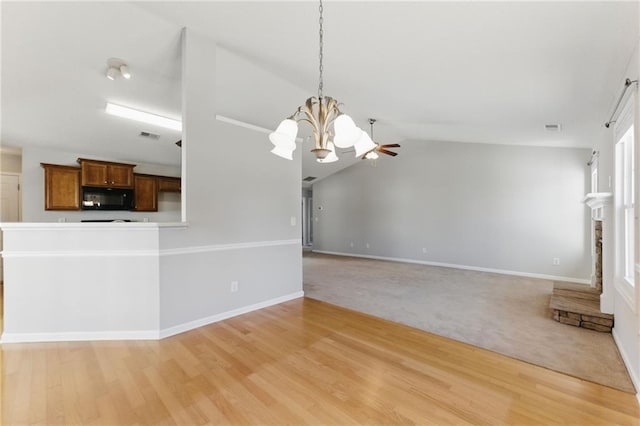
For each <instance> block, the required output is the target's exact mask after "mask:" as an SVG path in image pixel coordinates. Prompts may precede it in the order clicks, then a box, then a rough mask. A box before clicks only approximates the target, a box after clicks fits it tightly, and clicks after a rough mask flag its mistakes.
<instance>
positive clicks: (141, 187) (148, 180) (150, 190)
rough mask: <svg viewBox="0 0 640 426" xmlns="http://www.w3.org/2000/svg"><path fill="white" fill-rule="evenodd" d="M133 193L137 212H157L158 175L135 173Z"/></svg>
mask: <svg viewBox="0 0 640 426" xmlns="http://www.w3.org/2000/svg"><path fill="white" fill-rule="evenodd" d="M133 180H134V190H133V191H134V193H135V209H134V210H135V211H137V212H157V211H158V177H157V176H152V175H141V174H135V175H134V177H133Z"/></svg>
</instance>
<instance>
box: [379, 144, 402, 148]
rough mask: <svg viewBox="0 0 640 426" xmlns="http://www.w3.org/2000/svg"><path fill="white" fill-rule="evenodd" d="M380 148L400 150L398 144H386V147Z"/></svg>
mask: <svg viewBox="0 0 640 426" xmlns="http://www.w3.org/2000/svg"><path fill="white" fill-rule="evenodd" d="M380 146H381V147H382V148H400V144H399V143H388V144H386V145H380Z"/></svg>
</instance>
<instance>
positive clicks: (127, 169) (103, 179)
mask: <svg viewBox="0 0 640 426" xmlns="http://www.w3.org/2000/svg"><path fill="white" fill-rule="evenodd" d="M78 163H80V167H81V169H82V186H108V187H111V188H133V168H134V167H135V165H134V164H125V163H113V162H110V161H98V160H88V159H86V158H78Z"/></svg>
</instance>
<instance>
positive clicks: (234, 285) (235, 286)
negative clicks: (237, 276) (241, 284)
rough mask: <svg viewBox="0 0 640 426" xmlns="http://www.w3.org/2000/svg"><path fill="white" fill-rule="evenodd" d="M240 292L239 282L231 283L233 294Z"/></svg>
mask: <svg viewBox="0 0 640 426" xmlns="http://www.w3.org/2000/svg"><path fill="white" fill-rule="evenodd" d="M236 291H238V281H231V293H235V292H236Z"/></svg>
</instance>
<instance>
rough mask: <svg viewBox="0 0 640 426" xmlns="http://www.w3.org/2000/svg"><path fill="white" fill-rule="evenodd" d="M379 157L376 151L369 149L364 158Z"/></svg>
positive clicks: (374, 158) (372, 158) (375, 158)
mask: <svg viewBox="0 0 640 426" xmlns="http://www.w3.org/2000/svg"><path fill="white" fill-rule="evenodd" d="M378 157H379V155H378V153H377V152H375V151H369V152H367V153H366V154H365V156H364V158H366V159H367V160H377V159H378Z"/></svg>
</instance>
